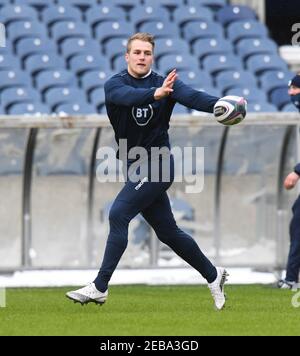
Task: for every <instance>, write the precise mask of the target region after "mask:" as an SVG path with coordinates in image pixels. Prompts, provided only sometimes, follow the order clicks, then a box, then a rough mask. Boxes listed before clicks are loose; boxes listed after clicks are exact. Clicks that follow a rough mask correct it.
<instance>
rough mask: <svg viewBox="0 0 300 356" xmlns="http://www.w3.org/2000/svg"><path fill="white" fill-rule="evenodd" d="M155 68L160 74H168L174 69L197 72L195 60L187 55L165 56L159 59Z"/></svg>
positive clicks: (197, 65)
mask: <svg viewBox="0 0 300 356" xmlns="http://www.w3.org/2000/svg"><path fill="white" fill-rule="evenodd" d="M157 67H158V68H159V70H160V72H161V73H164V74H166V73H169V72H170V71H171V70H173V69H174V68H176V69H177V70H178V71H180V70H195V71H198V70H199V63H198V61H197V59H196V58H195V57H193V56H191V55H189V54H167V55H165V56H163V57H161V58H160V60H159V61H158V62H157Z"/></svg>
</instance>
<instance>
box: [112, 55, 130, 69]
mask: <svg viewBox="0 0 300 356" xmlns="http://www.w3.org/2000/svg"><path fill="white" fill-rule="evenodd" d="M124 69H127V63H126V61H125V58H124V56H118V57H116V58H115V59H114V61H113V70H114V71H116V72H121V71H122V70H124Z"/></svg>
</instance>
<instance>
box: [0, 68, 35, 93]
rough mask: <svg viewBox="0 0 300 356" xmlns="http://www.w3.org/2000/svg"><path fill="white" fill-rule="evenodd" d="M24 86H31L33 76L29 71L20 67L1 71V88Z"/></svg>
mask: <svg viewBox="0 0 300 356" xmlns="http://www.w3.org/2000/svg"><path fill="white" fill-rule="evenodd" d="M24 86H26V87H27V86H31V78H30V76H29V75H28V73H25V72H23V71H21V70H18V69H13V70H1V71H0V90H3V89H5V88H10V87H24Z"/></svg>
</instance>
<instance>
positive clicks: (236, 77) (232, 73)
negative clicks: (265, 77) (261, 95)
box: [216, 70, 257, 92]
mask: <svg viewBox="0 0 300 356" xmlns="http://www.w3.org/2000/svg"><path fill="white" fill-rule="evenodd" d="M216 84H217V87H218V88H219V89H220V90H221V91H222V92H223V91H225V90H227V89H230V88H233V87H244V86H245V85H247V86H248V87H257V81H256V77H255V76H254V75H253V74H252V73H251V72H246V71H244V70H240V71H239V70H229V71H226V72H221V73H219V74H218V75H217V77H216Z"/></svg>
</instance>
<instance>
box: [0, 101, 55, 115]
mask: <svg viewBox="0 0 300 356" xmlns="http://www.w3.org/2000/svg"><path fill="white" fill-rule="evenodd" d="M7 113H8V114H9V115H42V114H50V113H51V112H50V109H49V108H48V106H47V105H45V104H43V103H41V102H34V101H32V102H30V103H17V104H14V105H12V106H11V107H10V109H9V110H8V112H7Z"/></svg>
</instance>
